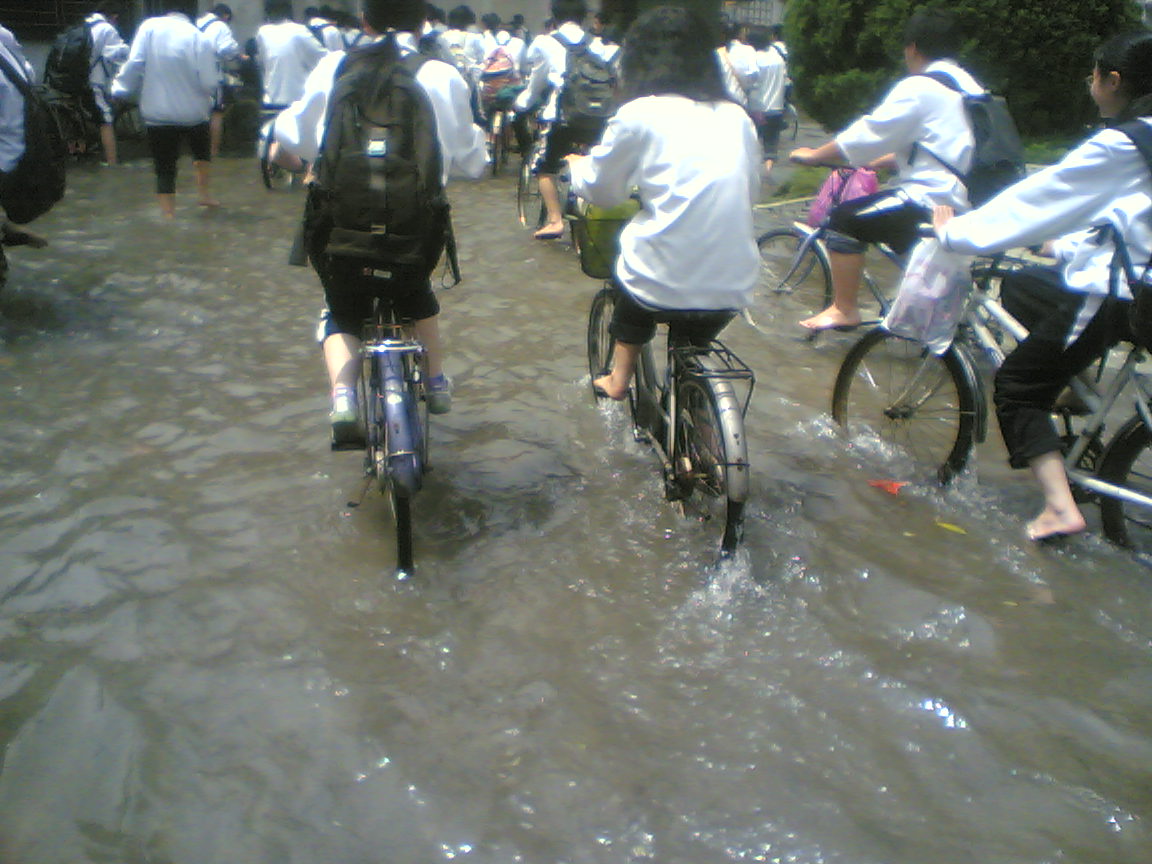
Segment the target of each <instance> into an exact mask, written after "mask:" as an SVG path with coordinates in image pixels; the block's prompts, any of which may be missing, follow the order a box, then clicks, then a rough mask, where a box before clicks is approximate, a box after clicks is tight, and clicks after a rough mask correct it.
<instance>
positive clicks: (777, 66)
mask: <svg viewBox="0 0 1152 864" xmlns="http://www.w3.org/2000/svg"><path fill="white" fill-rule="evenodd" d="M755 58H756V75H755V78H754V79H753V82H752V86H751V87H750V88H748V110H749V111H765V112H777V113H779V112H781V111H783V110H784V82H785V81H786V80H787V78H788V67H787V66H786V65H785V64H784V58H783V57H782V56H780V52H779V51H776V50H774V49H773V48H772V47H771V46H769V47H768V49H767V50H765V51H757V52H755Z"/></svg>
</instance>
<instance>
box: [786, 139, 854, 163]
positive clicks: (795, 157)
mask: <svg viewBox="0 0 1152 864" xmlns="http://www.w3.org/2000/svg"><path fill="white" fill-rule="evenodd" d="M788 158H789V159H790V160H791V161H793V162H797V163H799V164H801V165H827V166H835V165H846V164H847V163H848V160H847V159H845V158H844V154H843V153H842V152H841V150H840V145H838V144H837V143H836V142H835V141H829V142H828V143H827V144H821V145H820V146H819V147H816V148H812V147H797V148H796V149H795V150H793V151H792V152H791V153H789V154H788Z"/></svg>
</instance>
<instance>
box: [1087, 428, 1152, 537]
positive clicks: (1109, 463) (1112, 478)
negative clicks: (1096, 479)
mask: <svg viewBox="0 0 1152 864" xmlns="http://www.w3.org/2000/svg"><path fill="white" fill-rule="evenodd" d="M1099 476H1100V479H1101V480H1105V481H1107V482H1109V483H1115V484H1116V485H1117V486H1123V487H1124V488H1126V489H1131V490H1132V491H1133V492H1137V493H1139V494H1140V495H1144V496H1152V431H1150V430H1149V429H1148V427H1147V425H1145V423H1144V421H1143V419H1142V418H1141V417H1140V416H1139V415H1137V416H1135V417H1132V418H1131V419H1129V420H1128V422H1126V423H1125V424H1124V425H1123V426H1121V427H1120V431H1119V432H1117V433H1116V436H1115V437H1114V438H1113V439H1112V441H1111V442H1110V443H1109V444H1108V449H1107V450H1106V451H1105V452H1104V456H1103V457H1102V458H1101V460H1100V471H1099ZM1100 521H1101V525H1102V526H1103V528H1104V536H1105V537H1107V538H1108V539H1109V540H1111V541H1112V542H1113V543H1115V544H1116V545H1118V546H1123V547H1125V548H1127V549H1133V550H1135V551H1136V552H1139V553H1141V554H1143V555H1152V508H1150V507H1145V506H1143V505H1141V504H1138V503H1136V502H1133V501H1122V500H1121V499H1119V498H1112V497H1110V496H1103V495H1101V496H1100Z"/></svg>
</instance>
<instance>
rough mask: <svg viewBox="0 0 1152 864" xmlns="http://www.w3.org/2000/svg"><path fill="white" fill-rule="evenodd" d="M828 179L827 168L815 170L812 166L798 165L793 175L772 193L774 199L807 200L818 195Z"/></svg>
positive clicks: (793, 170)
mask: <svg viewBox="0 0 1152 864" xmlns="http://www.w3.org/2000/svg"><path fill="white" fill-rule="evenodd" d="M827 177H828V169H827V168H813V167H812V166H811V165H797V166H795V167H794V168H793V169H792V174H791V175H790V176H789V177H788V179H787V180H785V181H784V182H782V183H781V184H780V185H779V186H778V187H776V189H775V190H774V191H773V192H772V197H773V198H780V199H788V198H807V197H811V196H813V195H815V194H816V192H817V191H818V190H819V189H820V186H821V184H822V183H823V182H824V180H825V179H826V178H827Z"/></svg>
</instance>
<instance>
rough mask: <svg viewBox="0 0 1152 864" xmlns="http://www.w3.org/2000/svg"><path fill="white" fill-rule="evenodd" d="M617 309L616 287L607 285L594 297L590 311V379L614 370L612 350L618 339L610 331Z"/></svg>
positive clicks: (593, 379) (592, 379) (591, 380)
mask: <svg viewBox="0 0 1152 864" xmlns="http://www.w3.org/2000/svg"><path fill="white" fill-rule="evenodd" d="M615 309H616V289H614V288H613V287H612V286H611V285H605V286H604V287H602V288H601V289H600V290H599V291H597V292H596V295H595V296H594V297H593V298H592V307H591V308H590V309H589V311H588V380H589V382H590V383H591V382H594V381H595V380H596V379H597V378H599V377H601V376H602V375H607V374H608V373H609V372H611V371H612V350H613V346H614V345H615V344H616V340H614V339H613V338H612V334H611V333H609V332H608V325H609V324H610V323H611V322H612V314H613V312H614V311H615Z"/></svg>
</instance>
